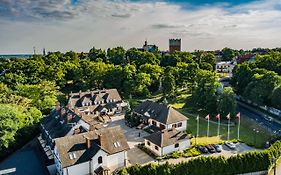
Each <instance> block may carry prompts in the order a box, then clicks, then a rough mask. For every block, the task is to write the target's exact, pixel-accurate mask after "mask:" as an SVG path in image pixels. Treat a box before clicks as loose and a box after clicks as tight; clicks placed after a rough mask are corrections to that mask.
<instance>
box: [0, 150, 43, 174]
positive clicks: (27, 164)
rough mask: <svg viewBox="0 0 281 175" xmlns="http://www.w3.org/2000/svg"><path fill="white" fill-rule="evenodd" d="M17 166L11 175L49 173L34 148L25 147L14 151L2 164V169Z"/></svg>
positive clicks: (0, 166)
mask: <svg viewBox="0 0 281 175" xmlns="http://www.w3.org/2000/svg"><path fill="white" fill-rule="evenodd" d="M10 168H15V172H13V173H10V174H9V175H31V174H36V175H47V174H48V172H47V170H46V168H45V167H44V165H43V163H42V161H41V160H40V158H39V156H38V155H37V153H36V150H35V149H33V148H24V149H21V150H19V151H17V152H15V153H13V154H12V155H11V156H10V157H9V158H8V159H6V160H5V161H4V162H1V164H0V170H4V169H10Z"/></svg>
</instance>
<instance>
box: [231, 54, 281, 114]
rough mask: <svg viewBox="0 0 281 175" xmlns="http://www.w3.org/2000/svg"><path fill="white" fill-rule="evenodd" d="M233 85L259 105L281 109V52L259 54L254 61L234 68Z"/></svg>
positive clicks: (241, 93)
mask: <svg viewBox="0 0 281 175" xmlns="http://www.w3.org/2000/svg"><path fill="white" fill-rule="evenodd" d="M231 83H232V85H233V87H234V88H235V92H236V93H238V94H239V95H242V96H243V97H245V98H247V99H249V100H251V101H252V102H254V103H256V104H259V105H268V106H273V107H276V108H279V109H281V100H280V96H281V95H280V94H281V93H280V88H281V53H280V52H271V53H269V54H266V55H263V56H257V58H256V61H255V62H252V63H243V64H239V65H237V66H236V67H235V68H234V72H233V78H232V82H231Z"/></svg>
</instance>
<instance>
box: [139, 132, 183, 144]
mask: <svg viewBox="0 0 281 175" xmlns="http://www.w3.org/2000/svg"><path fill="white" fill-rule="evenodd" d="M144 138H145V139H146V140H148V141H150V142H152V143H154V144H155V145H157V146H159V147H165V146H169V145H173V144H176V143H178V142H181V141H183V140H187V139H188V135H187V134H185V133H183V132H182V131H177V130H176V129H165V130H162V131H158V132H156V133H153V134H151V135H149V136H147V137H144Z"/></svg>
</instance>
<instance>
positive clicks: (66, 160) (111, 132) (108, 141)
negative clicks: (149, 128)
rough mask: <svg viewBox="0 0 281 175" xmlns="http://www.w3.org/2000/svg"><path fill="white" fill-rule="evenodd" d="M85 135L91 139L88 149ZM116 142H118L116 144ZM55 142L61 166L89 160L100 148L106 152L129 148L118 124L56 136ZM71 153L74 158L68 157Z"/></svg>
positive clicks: (112, 152)
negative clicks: (80, 132) (75, 133)
mask: <svg viewBox="0 0 281 175" xmlns="http://www.w3.org/2000/svg"><path fill="white" fill-rule="evenodd" d="M99 135H100V137H99ZM85 137H87V138H89V139H90V140H91V147H90V148H89V149H88V148H87V147H86V139H85ZM117 142H118V143H119V144H116V143H117ZM55 143H56V147H57V149H58V153H59V158H60V160H61V163H62V167H63V168H64V167H68V166H72V165H75V164H80V163H83V162H87V161H89V160H90V159H91V158H92V157H93V156H94V155H95V154H96V153H97V152H98V151H99V150H100V149H102V150H104V151H105V152H107V153H108V154H115V153H118V152H121V151H124V150H128V149H129V145H128V143H127V139H126V137H125V135H124V133H123V130H122V129H121V127H120V126H115V127H109V128H102V129H100V130H98V131H89V132H86V133H82V134H78V135H72V136H66V137H62V138H57V139H55ZM73 153H74V154H75V157H76V158H73V159H70V155H69V154H73Z"/></svg>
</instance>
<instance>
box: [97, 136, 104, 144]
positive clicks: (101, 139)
mask: <svg viewBox="0 0 281 175" xmlns="http://www.w3.org/2000/svg"><path fill="white" fill-rule="evenodd" d="M98 138H99V142H100V145H102V144H103V143H104V140H103V139H104V137H103V136H102V134H98Z"/></svg>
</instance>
